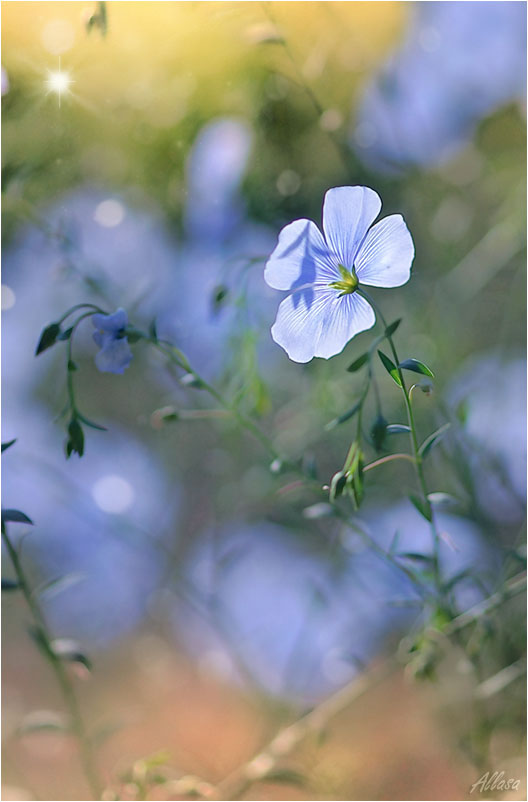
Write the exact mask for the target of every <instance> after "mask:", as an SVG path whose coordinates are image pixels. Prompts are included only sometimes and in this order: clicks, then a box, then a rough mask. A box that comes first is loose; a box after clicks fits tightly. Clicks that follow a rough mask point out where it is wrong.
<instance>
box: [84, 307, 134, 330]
mask: <svg viewBox="0 0 528 802" xmlns="http://www.w3.org/2000/svg"><path fill="white" fill-rule="evenodd" d="M92 323H93V325H94V326H95V328H96V329H100V330H101V331H108V332H118V331H121V329H124V328H126V327H127V326H128V315H127V313H126V312H125V310H124V309H121V308H119V309H118V310H117V311H115V312H114V314H113V315H99V314H96V315H92Z"/></svg>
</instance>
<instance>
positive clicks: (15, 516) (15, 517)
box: [2, 510, 33, 526]
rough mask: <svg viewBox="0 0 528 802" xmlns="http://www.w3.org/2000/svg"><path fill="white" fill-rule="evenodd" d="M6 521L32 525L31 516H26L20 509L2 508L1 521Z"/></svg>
mask: <svg viewBox="0 0 528 802" xmlns="http://www.w3.org/2000/svg"><path fill="white" fill-rule="evenodd" d="M8 521H11V522H12V523H16V524H31V525H32V526H33V521H32V520H31V518H28V516H27V515H26V514H25V512H20V510H2V523H7V522H8Z"/></svg>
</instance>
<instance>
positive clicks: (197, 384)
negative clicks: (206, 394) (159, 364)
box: [180, 373, 204, 390]
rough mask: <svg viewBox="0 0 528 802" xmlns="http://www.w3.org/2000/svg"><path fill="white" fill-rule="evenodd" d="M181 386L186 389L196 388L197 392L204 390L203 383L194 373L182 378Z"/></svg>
mask: <svg viewBox="0 0 528 802" xmlns="http://www.w3.org/2000/svg"><path fill="white" fill-rule="evenodd" d="M180 384H183V386H184V387H194V389H195V390H203V389H204V385H203V382H202V381H200V379H198V378H197V376H194V375H193V374H192V373H186V374H185V376H182V377H181V379H180Z"/></svg>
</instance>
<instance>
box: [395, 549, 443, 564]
mask: <svg viewBox="0 0 528 802" xmlns="http://www.w3.org/2000/svg"><path fill="white" fill-rule="evenodd" d="M396 556H397V557H403V558H404V559H406V560H415V561H416V562H422V563H428V564H430V563H432V562H434V559H433V557H430V556H429V555H428V554H420V552H418V551H404V552H401V553H400V554H397V555H396Z"/></svg>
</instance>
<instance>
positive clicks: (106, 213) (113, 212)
mask: <svg viewBox="0 0 528 802" xmlns="http://www.w3.org/2000/svg"><path fill="white" fill-rule="evenodd" d="M124 219H125V209H124V207H123V204H122V203H119V201H116V200H112V199H109V200H104V201H102V202H101V203H99V204H98V205H97V206H96V208H95V212H94V220H95V222H96V223H99V225H100V226H104V227H105V228H114V227H115V226H118V225H119V224H120V223H122V222H123V220H124Z"/></svg>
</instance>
